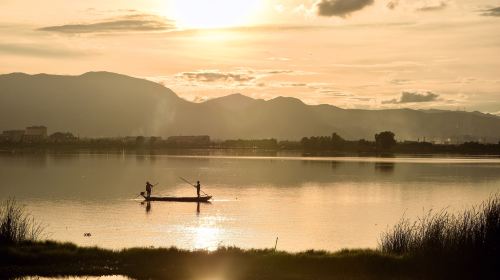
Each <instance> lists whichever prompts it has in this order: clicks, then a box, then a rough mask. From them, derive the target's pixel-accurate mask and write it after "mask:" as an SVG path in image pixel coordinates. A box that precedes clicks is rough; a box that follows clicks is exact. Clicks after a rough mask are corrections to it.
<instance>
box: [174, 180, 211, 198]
mask: <svg viewBox="0 0 500 280" xmlns="http://www.w3.org/2000/svg"><path fill="white" fill-rule="evenodd" d="M179 178H180V179H181V180H182V181H184V182H186V183H188V184H190V185H191V186H193V187H195V188H196V186H195V185H194V184H191V182H189V181H188V180H186V179H184V178H182V177H179ZM200 191H201V192H202V193H203V194H204V195H206V196H209V195H208V194H207V193H206V192H204V191H202V190H200Z"/></svg>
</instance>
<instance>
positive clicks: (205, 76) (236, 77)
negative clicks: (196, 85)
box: [180, 71, 256, 82]
mask: <svg viewBox="0 0 500 280" xmlns="http://www.w3.org/2000/svg"><path fill="white" fill-rule="evenodd" d="M180 76H181V77H183V78H185V79H188V80H190V81H199V82H248V81H252V80H254V79H255V78H256V77H254V76H251V75H249V74H236V73H224V72H219V71H200V72H184V73H181V74H180Z"/></svg>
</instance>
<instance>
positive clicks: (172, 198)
mask: <svg viewBox="0 0 500 280" xmlns="http://www.w3.org/2000/svg"><path fill="white" fill-rule="evenodd" d="M141 195H142V197H144V200H146V201H176V202H202V203H207V202H208V201H209V200H210V199H212V196H211V195H206V196H200V197H197V196H187V197H175V196H150V197H147V196H145V195H143V194H141Z"/></svg>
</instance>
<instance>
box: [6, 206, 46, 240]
mask: <svg viewBox="0 0 500 280" xmlns="http://www.w3.org/2000/svg"><path fill="white" fill-rule="evenodd" d="M42 233H43V228H42V226H41V225H40V224H39V223H38V222H36V221H35V220H34V219H33V217H32V216H31V215H29V214H28V213H27V212H26V211H25V208H24V207H23V206H21V205H19V204H18V203H17V202H16V201H15V200H14V199H8V200H6V201H4V202H2V203H1V205H0V245H5V244H16V243H20V242H25V241H36V240H38V239H39V238H40V237H41V235H42Z"/></svg>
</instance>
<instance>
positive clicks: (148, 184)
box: [146, 181, 153, 197]
mask: <svg viewBox="0 0 500 280" xmlns="http://www.w3.org/2000/svg"><path fill="white" fill-rule="evenodd" d="M152 188H153V185H151V183H149V181H147V182H146V195H147V197H150V196H151V190H152Z"/></svg>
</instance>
